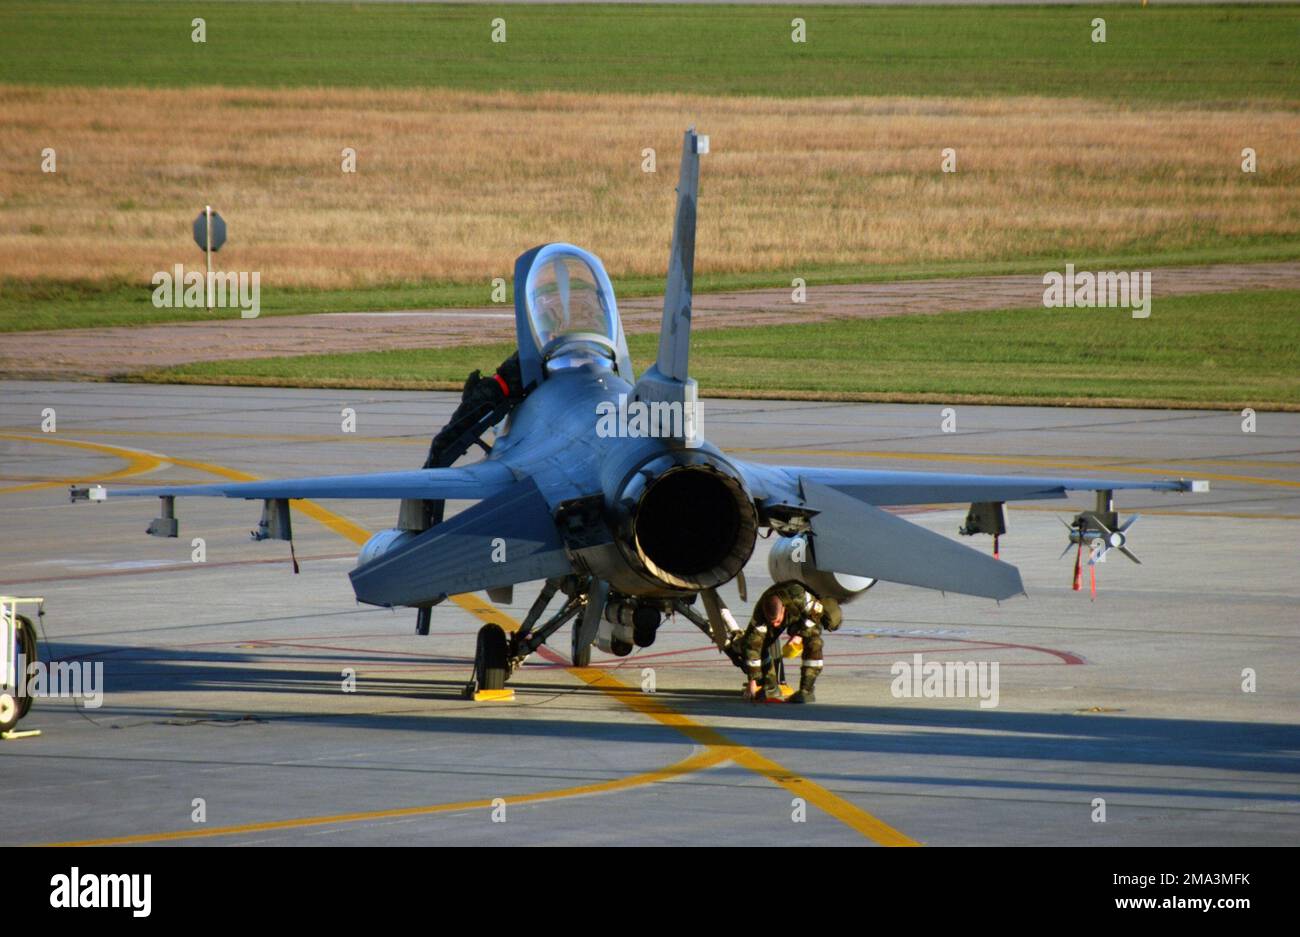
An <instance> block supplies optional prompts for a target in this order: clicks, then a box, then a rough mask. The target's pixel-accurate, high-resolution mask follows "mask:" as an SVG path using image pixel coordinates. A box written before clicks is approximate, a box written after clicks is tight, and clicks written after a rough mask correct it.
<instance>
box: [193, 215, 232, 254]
mask: <svg viewBox="0 0 1300 937" xmlns="http://www.w3.org/2000/svg"><path fill="white" fill-rule="evenodd" d="M194 243H195V244H197V245H199V250H201V251H206V250H207V249H208V218H207V213H206V212H199V217H197V218H195V219H194ZM225 243H226V220H225V219H224V218H222V217H221V216H220V215H218V214H217V213H216V212H213V213H212V249H213V250H214V251H219V250H221V245H222V244H225Z"/></svg>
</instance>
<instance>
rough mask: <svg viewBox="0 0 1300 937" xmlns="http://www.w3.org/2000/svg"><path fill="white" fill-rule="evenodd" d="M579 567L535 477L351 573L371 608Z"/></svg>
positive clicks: (428, 600)
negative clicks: (558, 531)
mask: <svg viewBox="0 0 1300 937" xmlns="http://www.w3.org/2000/svg"><path fill="white" fill-rule="evenodd" d="M571 571H572V567H571V565H570V563H569V559H568V556H567V555H566V553H565V552H564V544H563V543H562V542H561V541H560V536H559V534H558V533H557V532H556V529H555V522H554V521H553V520H552V519H551V512H550V508H549V507H548V506H547V504H546V500H545V499H544V498H543V497H542V495H541V492H540V491H538V490H537V484H536V483H535V482H534V481H533V480H532V479H525V480H523V481H520V482H516V483H515V484H514V485H513V486H512V487H511V488H509V489H508V490H506V491H503V492H501V493H500V494H498V495H494V496H493V497H491V498H488V499H487V500H485V501H481V502H479V503H478V504H476V505H474V506H473V507H472V508H469V509H468V510H466V511H462V512H461V513H460V514H457V515H456V516H455V517H453V518H451V519H450V520H448V521H444V522H443V523H441V524H435V525H434V526H433V527H430V528H429V529H428V530H426V531H425V532H424V533H422V534H420V536H418V537H416V538H415V539H414V540H411V541H410V542H409V543H406V544H403V545H402V546H400V547H397V548H395V549H393V550H391V551H390V552H388V553H384V554H381V555H380V556H378V557H376V558H375V559H373V560H371V561H370V562H369V563H366V564H365V565H364V566H358V567H357V568H356V569H354V570H352V572H351V573H349V576H351V578H352V588H353V590H354V591H355V592H356V594H357V599H358V600H359V601H361V602H365V603H367V604H369V605H425V604H430V603H434V602H437V601H439V600H441V599H442V598H444V597H445V596H448V595H459V594H460V593H463V592H476V591H478V590H479V589H495V588H499V587H501V586H508V585H513V584H514V583H517V582H530V581H532V580H534V579H549V578H552V577H556V576H563V575H566V574H568V573H569V572H571Z"/></svg>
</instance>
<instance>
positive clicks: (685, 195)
mask: <svg viewBox="0 0 1300 937" xmlns="http://www.w3.org/2000/svg"><path fill="white" fill-rule="evenodd" d="M708 151H709V138H708V137H705V136H700V135H699V134H697V133H696V132H695V128H694V127H692V128H690V129H689V130H687V131H686V136H685V139H684V140H683V141H682V166H681V175H680V176H679V177H678V181H677V215H676V220H675V221H674V223H673V246H672V252H671V253H670V254H669V256H668V283H667V287H666V289H665V291H664V318H663V324H662V325H661V326H660V328H659V357H658V358H657V359H656V360H655V363H654V364H653V365H652V366H651V367H650V369H649V370H648V371H646V373H645V374H644V375H643V376H642V377H641V380H640V381H638V382H637V385H636V399H638V400H644V401H648V402H653V401H663V402H666V403H678V404H683V405H684V404H686V403H687V402H689V403H690V404H691V405H692V406H693V405H694V402H695V381H693V380H691V378H690V374H689V365H690V348H691V288H692V285H693V281H694V278H695V218H696V210H695V208H696V203H697V200H698V198H699V191H700V156H701V154H704V153H707V152H708Z"/></svg>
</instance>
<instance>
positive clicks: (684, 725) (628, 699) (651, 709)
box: [61, 456, 920, 846]
mask: <svg viewBox="0 0 1300 937" xmlns="http://www.w3.org/2000/svg"><path fill="white" fill-rule="evenodd" d="M160 458H161V459H162V460H163V461H167V462H171V463H172V464H174V465H178V466H183V467H185V468H190V469H195V470H198V471H203V472H210V473H212V474H215V475H218V476H221V477H224V478H229V479H231V480H233V481H256V480H258V479H257V476H254V475H250V474H248V473H247V472H240V471H237V470H235V469H229V468H226V467H225V466H220V465H215V464H213V463H210V462H196V461H192V460H189V459H177V458H172V457H170V456H162V457H160ZM296 503H297V504H298V507H299V510H301V511H302V512H303V513H305V514H306V515H307V516H308V517H311V518H312V519H314V520H317V521H320V522H321V523H322V524H325V525H326V526H327V527H329V529H331V530H333V531H335V532H336V533H339V534H341V535H342V536H344V537H346V538H347V539H349V540H351V541H352V542H354V543H357V544H362V543H365V541H366V540H368V539H369V537H370V534H369V532H368V531H367V530H365V529H364V528H362V527H360V526H359V525H357V524H354V523H353V522H352V521H349V520H347V519H346V518H344V517H341V516H339V515H338V514H335V513H334V512H333V511H330V510H327V509H326V508H323V507H321V506H320V505H318V504H315V503H314V502H312V501H306V500H300V501H297V502H296ZM452 601H454V602H455V603H456V604H457V605H459V606H460V607H461V608H463V609H465V610H466V611H468V612H469V613H470V614H472V615H474V616H475V617H476V618H479V619H480V620H482V621H490V622H495V623H496V624H499V625H501V626H502V627H504V628H506V629H507V630H511V631H513V630H515V629H516V628H518V627H519V623H518V622H516V621H515V620H514V619H513V618H512V617H511V616H510V615H508V614H506V613H505V612H503V611H502V610H501V609H498V608H497V607H496V606H494V605H492V604H490V603H488V602H485V601H484V600H482V599H480V598H479V597H478V596H477V595H475V594H473V593H466V594H464V595H458V596H453V597H452ZM566 669H567V670H568V672H569V673H571V674H573V675H574V676H576V677H578V678H579V679H580V680H582V681H583V682H584V683H587V684H588V685H589V686H592V687H594V688H596V689H599V690H601V691H603V692H605V693H607V694H608V695H610V696H612V697H613V698H614V699H617V700H618V701H619V702H621V703H623V705H625V706H627V707H628V708H629V709H632V710H633V711H635V712H639V713H642V714H643V715H646V716H649V717H650V718H652V719H654V720H655V721H657V722H659V723H661V724H663V725H666V726H671V727H672V728H674V729H676V730H677V731H679V732H681V733H682V734H683V735H685V736H686V737H687V738H689V739H691V740H692V741H694V742H695V743H696V744H699V745H703V746H705V751H704V752H702V753H700V754H699V755H696V756H692V758H688V759H686V760H685V761H683V762H680V763H679V765H678V766H677V768H681V766H682V765H687V764H688V763H691V762H692V760H693V759H699V760H700V761H701V762H702V763H701V764H699V765H697V766H696V767H693V768H691V769H690V770H700V767H707V766H708V765H712V764H718V763H720V762H722V761H727V760H731V761H734V762H735V763H736V764H738V765H741V766H742V767H745V768H747V769H749V770H751V771H753V772H755V773H756V774H759V775H761V776H763V777H765V778H767V779H768V780H770V781H772V782H773V783H774V784H777V785H779V786H781V787H783V788H785V789H786V790H787V791H790V792H792V793H794V794H795V795H796V796H798V797H802V798H803V799H804V800H806V801H807V802H808V803H811V804H813V805H814V806H817V807H819V808H820V809H821V810H823V811H825V812H826V813H827V814H829V815H831V816H833V817H835V818H836V819H837V820H839V821H840V822H842V823H844V824H845V825H847V826H849V827H850V828H852V829H854V830H857V831H858V832H859V833H861V834H862V835H863V836H866V837H867V838H868V839H871V840H872V841H874V842H876V843H879V844H880V845H882V846H919V845H920V843H918V842H917V841H916V840H914V839H912V838H911V837H909V836H907V835H905V834H903V833H901V832H899V831H898V830H895V829H894V828H893V827H891V826H889V825H888V824H886V823H885V822H884V821H882V820H880V819H878V818H876V817H874V816H872V815H871V814H869V813H867V812H866V811H865V810H862V809H861V808H860V807H858V806H856V805H854V804H852V803H850V802H849V801H847V800H844V799H843V798H842V797H840V796H839V795H837V794H835V793H833V792H831V791H829V790H827V789H826V788H824V787H822V786H821V785H820V784H817V783H816V782H814V781H810V780H808V779H807V778H803V777H800V776H799V775H798V774H796V773H794V772H793V771H790V770H788V769H786V768H784V767H782V766H781V765H779V764H777V763H776V762H775V761H772V760H771V759H770V758H767V757H765V756H763V755H760V754H759V753H758V752H756V751H754V750H753V749H750V748H748V747H746V746H744V745H739V744H737V743H735V742H733V741H731V740H730V739H728V738H727V737H726V736H724V735H723V734H722V733H720V732H718V731H717V730H716V729H713V728H711V727H709V726H706V725H702V724H700V723H697V722H695V721H694V720H692V719H690V718H689V717H687V716H684V715H682V714H681V713H678V712H677V711H675V710H673V709H672V708H671V707H669V706H668V705H667V704H666V703H664V702H662V701H661V700H659V699H658V698H656V697H654V696H653V695H652V694H647V693H642V692H641V691H640V690H639V688H634V687H631V686H629V685H628V684H626V683H623V682H622V681H620V680H619V679H618V678H617V677H615V676H613V675H612V674H610V673H608V672H607V671H604V670H599V669H597V668H592V667H569V668H566ZM664 771H674V773H676V774H681V773H685V772H684V771H675V770H674V769H664ZM655 774H656V772H651V773H650V774H648V775H639V776H637V777H648V778H651V780H648V781H639V782H637V783H652V781H653V780H657V779H661V778H656V777H652V775H655ZM620 783H622V782H617V781H610V782H602V784H599V785H584V786H582V787H578V788H568V789H566V790H565V791H555V792H544V793H540V794H535V795H527V797H530V798H532V799H535V800H542V799H556V798H559V797H571V796H577V795H578V794H582V793H595V792H597V791H598V790H612V789H616V788H610V787H607V786H606V785H611V784H620ZM513 800H514V801H515V802H516V803H519V802H527V799H525V798H521V797H515V798H513ZM491 803H492V802H491V801H490V800H489V801H471V802H467V803H464V804H459V805H434V806H431V807H407V808H400V809H397V810H392V811H378V812H372V813H364V814H340V815H337V816H333V817H307V818H299V819H295V820H280V821H272V822H270V823H266V824H250V825H248V826H244V827H225V828H214V829H211V830H185V831H180V832H175V833H167V834H147V833H146V834H139V836H138V837H119V838H116V839H111V840H96V841H87V842H78V843H64V844H61V845H78V846H88V845H122V844H126V843H131V842H154V841H160V840H165V839H189V838H197V837H201V836H223V835H230V834H231V833H233V832H240V833H243V832H259V831H265V830H274V829H289V828H294V827H299V826H319V825H322V824H327V823H346V822H351V821H353V820H367V819H383V818H386V817H401V816H416V815H420V814H423V813H441V812H446V811H448V810H452V809H462V810H463V809H471V808H473V807H483V806H491Z"/></svg>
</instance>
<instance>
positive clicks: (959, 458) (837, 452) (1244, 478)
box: [727, 448, 1300, 488]
mask: <svg viewBox="0 0 1300 937" xmlns="http://www.w3.org/2000/svg"><path fill="white" fill-rule="evenodd" d="M727 451H728V452H744V453H747V454H753V455H794V456H816V457H819V458H820V457H828V458H839V459H898V460H904V461H916V462H966V463H979V464H985V465H1014V466H1017V467H1021V468H1023V467H1026V466H1032V467H1034V468H1052V469H1069V470H1072V471H1087V472H1097V471H1116V472H1134V473H1136V474H1140V475H1170V474H1177V470H1176V469H1172V468H1148V467H1144V466H1143V467H1139V466H1132V465H1125V464H1107V463H1104V462H1102V463H1099V462H1062V461H1059V460H1055V459H1045V458H1038V457H1035V456H1015V457H1009V456H991V455H958V454H955V453H946V452H862V451H857V450H852V449H734V448H733V449H728V450H727ZM1196 477H1197V478H1208V479H1210V480H1211V481H1224V482H1241V483H1242V484H1246V485H1277V486H1279V487H1283V488H1300V481H1289V480H1287V479H1284V478H1257V477H1255V476H1253V475H1216V474H1213V473H1206V472H1197V473H1196Z"/></svg>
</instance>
